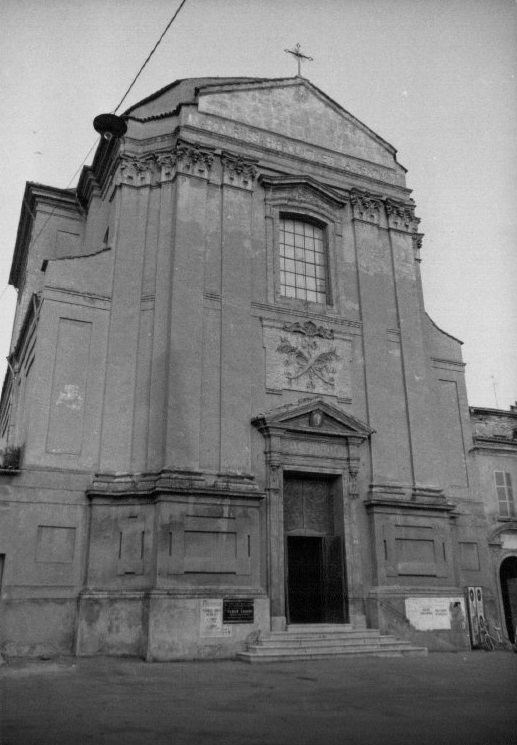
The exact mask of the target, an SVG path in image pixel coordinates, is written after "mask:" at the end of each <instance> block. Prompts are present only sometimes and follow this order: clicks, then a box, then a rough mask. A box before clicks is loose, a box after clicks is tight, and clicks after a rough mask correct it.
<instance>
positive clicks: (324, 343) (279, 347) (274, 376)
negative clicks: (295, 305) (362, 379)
mask: <svg viewBox="0 0 517 745" xmlns="http://www.w3.org/2000/svg"><path fill="white" fill-rule="evenodd" d="M263 338H264V347H265V349H266V388H267V389H268V390H294V391H304V392H309V393H325V394H327V395H330V396H337V397H339V398H348V397H350V396H351V385H350V361H351V355H352V344H351V342H350V341H348V340H347V339H338V338H334V333H333V332H332V329H326V328H324V327H322V326H319V327H318V326H316V324H314V323H312V322H311V321H309V322H307V323H305V324H300V323H298V322H296V323H286V324H283V325H282V324H281V323H277V322H273V321H272V322H267V321H263Z"/></svg>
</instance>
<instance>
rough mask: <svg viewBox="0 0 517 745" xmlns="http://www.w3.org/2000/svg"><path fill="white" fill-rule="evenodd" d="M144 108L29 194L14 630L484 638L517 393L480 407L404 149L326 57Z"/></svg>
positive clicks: (14, 449)
mask: <svg viewBox="0 0 517 745" xmlns="http://www.w3.org/2000/svg"><path fill="white" fill-rule="evenodd" d="M125 121H126V123H127V126H128V131H127V134H126V135H125V137H123V138H121V139H118V138H112V139H104V138H103V139H101V141H100V143H99V146H98V148H97V151H96V154H95V157H94V161H93V164H92V166H90V167H86V168H85V169H84V170H83V173H82V176H81V178H80V181H79V184H78V187H77V188H76V189H57V188H54V187H49V186H43V185H40V184H34V183H29V184H27V187H26V191H25V195H24V200H23V205H22V212H21V218H20V225H19V230H18V236H17V241H16V246H15V251H14V257H13V264H12V269H11V275H10V283H11V284H12V285H14V286H15V287H16V288H17V290H18V306H17V311H16V317H15V321H14V329H13V338H12V345H11V351H10V355H9V369H8V372H7V375H6V379H5V381H4V386H3V390H2V398H1V403H0V434H1V437H2V444H3V448H4V468H3V470H2V471H1V472H0V514H1V516H2V517H1V522H0V555H1V556H2V559H3V579H2V594H1V597H2V600H1V603H0V621H1V631H0V644H1V645H2V646H1V649H2V650H3V651H4V653H6V654H11V655H14V654H29V655H37V654H43V653H45V654H49V653H58V652H59V653H77V654H81V655H91V654H133V655H140V656H143V657H146V658H147V659H150V660H153V659H156V660H166V659H175V658H182V657H183V658H188V657H221V656H233V655H235V654H236V653H237V652H238V651H240V650H242V649H243V647H244V644H245V643H246V642H247V641H250V640H252V639H256V638H257V635H258V634H263V635H264V634H266V635H267V634H268V633H269V632H270V631H271V630H272V631H282V630H285V629H286V628H289V627H291V626H293V625H295V626H296V625H307V624H311V625H314V626H318V625H320V626H321V625H327V624H350V625H351V626H352V627H354V628H357V629H361V628H366V627H369V628H378V629H380V630H381V631H382V632H394V633H396V634H398V635H399V636H401V637H403V638H405V639H408V640H410V641H412V642H414V643H416V644H423V645H425V646H428V647H429V648H430V649H458V648H465V647H468V646H469V635H468V624H467V618H466V616H467V608H466V603H465V588H466V587H467V586H475V587H481V588H483V593H484V602H485V610H486V613H487V615H488V617H489V618H491V619H492V620H493V621H495V622H498V623H500V622H501V620H502V617H503V616H504V613H506V620H508V618H510V617H511V618H513V619H515V607H514V606H512V605H511V603H514V600H509V599H508V598H510V596H511V594H512V593H515V589H511V588H512V587H514V584H515V581H516V580H515V577H516V576H517V572H516V571H515V568H512V567H514V563H515V562H517V543H516V541H517V523H516V521H515V513H514V501H513V493H512V484H514V483H515V479H517V474H516V470H515V469H516V463H517V461H516V453H515V450H516V442H517V441H516V440H515V437H514V434H512V435H511V436H510V435H509V434H508V432H510V430H508V432H507V430H506V429H505V432H507V434H505V436H504V437H499V436H498V435H493V434H490V435H487V436H485V435H483V434H482V432H481V429H482V428H483V427H485V428H488V429H489V428H490V427H492V425H493V422H496V424H497V426H499V423H501V424H502V422H503V421H504V422H505V423H507V422H513V423H514V424H515V419H516V415H515V412H512V413H508V412H507V413H505V414H504V415H503V414H502V413H501V412H491V411H490V412H487V411H486V410H479V409H473V410H472V411H469V407H468V403H467V397H466V389H465V381H464V363H463V362H462V357H461V342H459V341H458V340H457V339H455V338H454V337H452V336H450V335H449V334H447V333H446V332H444V331H442V330H441V329H439V328H438V327H437V326H436V325H435V324H434V323H433V321H432V320H431V319H430V318H429V317H428V315H427V314H426V312H425V310H424V304H423V298H422V288H421V280H420V249H421V244H422V234H421V233H420V232H419V219H418V217H416V215H415V204H414V202H413V200H412V199H411V196H410V190H409V188H408V187H407V185H406V171H405V169H404V168H403V166H402V165H400V164H399V163H398V161H397V157H396V150H395V148H394V147H393V146H391V145H390V144H388V143H387V142H385V141H384V140H383V139H382V138H381V137H379V136H378V135H377V134H375V133H374V132H372V131H371V130H370V129H369V128H368V127H367V126H365V125H364V124H363V123H362V122H360V121H359V120H357V119H356V118H355V117H354V116H352V115H351V114H349V113H348V112H347V111H345V110H344V109H343V108H342V107H341V106H340V105H338V104H337V103H336V102H334V101H333V100H331V99H330V98H329V97H328V96H326V95H325V94H324V93H323V92H322V91H320V90H319V89H318V88H317V87H316V86H314V85H313V84H311V83H310V82H309V81H307V80H306V79H304V78H301V77H296V78H287V79H278V80H264V79H251V78H230V79H224V78H198V79H190V80H181V81H177V82H175V83H173V84H172V85H170V86H168V87H166V88H164V89H162V90H160V91H158V92H157V93H155V94H153V95H152V96H149V97H148V98H146V99H145V100H143V101H141V102H140V103H138V104H135V105H134V106H132V107H131V108H130V109H129V110H128V111H127V112H126V114H125ZM471 419H473V421H474V427H472V423H471ZM494 426H495V425H494ZM505 426H506V424H505ZM508 426H509V425H508ZM494 431H495V430H494V428H493V427H492V430H491V432H492V433H493V432H494ZM512 432H514V430H512ZM512 438H513V439H512ZM494 471H495V474H496V475H495V477H493V478H494V479H495V481H493V480H492V475H491V474H492V473H493V472H494ZM501 474H502V476H501ZM503 491H504V494H503ZM494 495H497V496H498V499H499V501H498V503H497V502H492V501H491V500H492V499H495V496H494ZM498 505H499V510H501V509H503V512H501V511H499V512H498ZM503 506H504V507H503ZM504 509H506V513H505V512H504ZM501 520H503V522H501ZM501 562H502V563H501ZM512 562H514V563H512ZM498 572H500V573H501V575H500V576H501V577H502V576H503V575H504V577H505V579H504V581H503V585H504V588H506V589H504V588H503V592H502V593H501V580H500V577H499V574H498ZM512 583H514V584H512ZM512 597H514V596H512ZM505 598H506V599H505ZM507 609H509V610H507ZM508 614H510V615H508Z"/></svg>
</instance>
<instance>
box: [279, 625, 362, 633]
mask: <svg viewBox="0 0 517 745" xmlns="http://www.w3.org/2000/svg"><path fill="white" fill-rule="evenodd" d="M354 630H355V629H354V627H353V626H352V624H351V623H291V624H289V626H288V627H287V631H281V632H277V633H281V634H283V633H287V634H304V633H305V632H310V633H314V632H316V633H320V632H321V633H334V632H338V631H354Z"/></svg>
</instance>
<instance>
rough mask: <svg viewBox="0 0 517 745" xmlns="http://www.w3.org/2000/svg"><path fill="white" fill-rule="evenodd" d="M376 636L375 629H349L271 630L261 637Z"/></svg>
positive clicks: (346, 637) (289, 638) (286, 638)
mask: <svg viewBox="0 0 517 745" xmlns="http://www.w3.org/2000/svg"><path fill="white" fill-rule="evenodd" d="M378 636H379V631H376V630H375V629H360V630H354V629H350V630H349V631H335V632H334V633H331V632H323V633H318V632H308V631H307V632H296V633H295V632H291V633H290V632H287V631H271V632H269V633H267V634H263V635H262V636H261V639H279V640H283V639H285V640H286V641H287V640H291V639H300V640H302V641H310V640H311V639H370V638H375V637H378Z"/></svg>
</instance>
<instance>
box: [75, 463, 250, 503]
mask: <svg viewBox="0 0 517 745" xmlns="http://www.w3.org/2000/svg"><path fill="white" fill-rule="evenodd" d="M86 494H87V496H88V498H89V499H97V498H108V499H113V498H115V499H117V498H118V499H125V498H128V497H131V498H135V497H141V498H142V499H145V500H146V501H155V500H156V499H159V498H166V497H167V496H168V495H171V496H174V495H192V494H196V495H198V496H201V495H205V496H215V497H234V498H245V499H251V498H252V499H262V498H263V496H264V493H263V492H261V491H260V488H259V486H258V484H257V482H256V481H255V479H254V477H253V476H251V475H249V474H233V473H229V474H226V473H217V474H215V473H203V472H200V471H187V470H182V469H167V468H165V469H163V470H162V471H159V472H157V473H145V474H144V473H127V474H116V475H115V474H109V473H105V474H103V473H98V474H95V476H94V478H93V480H92V483H91V485H90V487H89V488H88V489H87V491H86Z"/></svg>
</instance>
